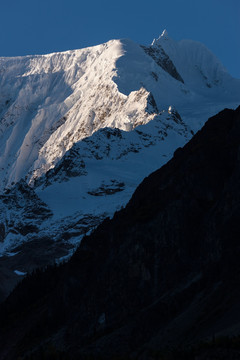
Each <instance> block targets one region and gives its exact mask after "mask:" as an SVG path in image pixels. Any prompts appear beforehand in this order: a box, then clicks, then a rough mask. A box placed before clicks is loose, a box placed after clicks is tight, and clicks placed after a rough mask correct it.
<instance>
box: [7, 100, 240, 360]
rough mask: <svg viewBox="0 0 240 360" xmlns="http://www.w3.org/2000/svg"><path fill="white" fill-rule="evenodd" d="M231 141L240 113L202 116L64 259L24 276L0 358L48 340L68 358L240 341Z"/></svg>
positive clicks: (239, 131) (239, 129)
mask: <svg viewBox="0 0 240 360" xmlns="http://www.w3.org/2000/svg"><path fill="white" fill-rule="evenodd" d="M239 139H240V107H239V108H238V109H237V110H236V111H233V110H227V109H226V110H224V111H222V112H221V113H219V114H218V115H216V116H215V117H213V118H211V119H210V120H209V121H208V122H207V123H206V125H205V126H204V128H203V129H202V130H201V131H200V132H198V133H197V134H196V135H195V136H194V137H193V139H192V140H191V141H190V142H189V143H188V144H187V145H186V146H184V148H181V149H178V150H177V151H176V152H175V156H174V158H173V159H172V160H171V161H170V162H169V163H167V164H166V165H165V166H163V167H162V168H161V169H159V170H157V171H156V172H155V173H153V174H151V175H150V176H149V177H148V178H146V179H145V180H144V181H143V183H142V184H141V185H140V186H139V187H138V188H137V190H136V192H135V193H134V195H133V197H132V199H131V200H130V202H129V203H128V205H127V207H126V208H125V209H124V210H122V211H120V212H118V213H116V214H115V216H114V218H113V220H111V221H110V220H105V221H104V222H103V223H102V225H100V226H99V227H98V228H97V229H96V230H95V232H94V233H93V234H92V235H91V236H90V237H85V238H84V239H83V241H82V243H81V245H80V247H79V249H78V250H77V252H76V253H75V255H74V256H73V257H72V259H71V260H70V262H69V263H68V264H65V265H63V266H61V267H59V268H52V269H49V270H48V271H46V272H45V273H37V274H35V275H32V276H30V277H28V278H26V279H25V281H23V283H22V284H20V285H19V286H18V287H17V288H16V290H15V291H14V292H13V293H12V295H11V296H10V297H9V298H8V300H7V301H6V302H5V304H4V305H3V306H2V307H1V318H0V324H1V325H0V326H1V336H0V349H1V350H0V354H1V358H2V359H16V358H17V357H18V356H22V358H23V359H25V358H26V359H27V357H26V354H27V353H28V354H30V353H29V352H33V353H35V356H36V357H34V355H32V356H33V357H32V358H33V359H34V358H35V359H37V355H36V354H37V353H38V354H39V351H40V350H39V344H42V346H43V348H44V349H45V350H46V349H47V346H49V344H51V346H54V348H55V349H59V350H61V351H62V352H63V354H64V356H65V358H66V359H67V358H71V356H76V359H77V358H81V357H80V356H82V358H83V359H84V356H85V355H86V356H87V355H91V356H92V357H93V358H97V356H102V358H104V359H113V358H115V357H117V356H122V358H124V359H126V358H127V356H132V358H136V359H150V358H152V357H153V354H154V353H155V354H156V353H157V352H158V351H160V350H161V349H162V348H164V347H167V346H177V345H180V344H181V345H184V344H185V345H186V344H188V343H194V342H196V341H198V340H199V339H202V338H208V337H210V338H211V337H212V336H218V335H226V334H227V335H233V334H238V333H239V332H240V311H239V301H240V283H239V273H240V265H239V237H240V222H239V217H240V206H239V204H240V191H239V182H240V162H239V161H240V157H239V154H240V142H239ZM24 356H25V357H24ZM151 356H152V357H151ZM73 358H74V357H73ZM200 358H201V359H202V358H203V359H204V357H200Z"/></svg>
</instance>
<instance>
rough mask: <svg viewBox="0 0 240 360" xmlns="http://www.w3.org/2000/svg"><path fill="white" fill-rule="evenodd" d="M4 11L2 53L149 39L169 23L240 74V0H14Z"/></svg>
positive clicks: (172, 30)
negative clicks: (88, 0) (113, 0)
mask: <svg viewBox="0 0 240 360" xmlns="http://www.w3.org/2000/svg"><path fill="white" fill-rule="evenodd" d="M1 14H2V19H1V24H0V34H1V35H0V45H1V47H0V48H1V52H0V56H18V55H27V54H43V53H51V52H56V51H64V50H70V49H79V48H82V47H87V46H92V45H97V44H100V43H103V42H105V41H108V40H110V39H114V38H130V39H132V40H133V41H136V42H138V43H142V44H143V45H147V44H150V43H151V41H152V39H153V38H154V37H158V35H160V34H161V32H162V31H163V30H164V29H165V28H166V29H167V30H168V33H169V35H170V36H171V37H173V38H174V39H176V40H180V39H182V38H190V39H193V40H196V41H200V42H203V43H204V44H205V45H206V46H207V47H208V48H209V49H210V50H211V51H212V52H213V53H214V54H215V55H217V57H218V58H219V59H220V61H221V62H222V63H223V65H224V66H225V67H226V68H227V70H228V71H229V72H230V74H231V75H232V76H234V77H237V78H240V70H239V65H238V64H239V62H240V50H239V33H240V25H239V15H240V3H239V1H238V0H229V1H228V2H227V3H226V2H224V1H219V0H210V1H209V0H203V1H201V2H196V1H195V2H193V1H190V0H184V1H181V2H180V1H178V0H172V1H168V2H165V1H155V0H150V1H148V2H147V3H146V2H145V1H136V0H133V1H131V2H130V3H129V2H127V1H126V0H123V1H121V2H119V3H113V2H111V1H110V0H103V1H101V2H97V1H93V2H89V3H87V2H86V3H82V2H78V1H76V0H69V1H67V2H66V1H65V0H59V1H56V0H51V2H47V1H46V0H43V1H38V0H36V1H34V2H31V1H30V0H23V1H21V2H18V1H16V0H14V1H13V2H11V4H10V3H7V2H5V3H3V4H1Z"/></svg>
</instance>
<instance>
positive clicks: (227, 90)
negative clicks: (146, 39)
mask: <svg viewBox="0 0 240 360" xmlns="http://www.w3.org/2000/svg"><path fill="white" fill-rule="evenodd" d="M239 94H240V80H235V79H233V78H231V77H230V75H229V74H228V73H227V72H226V71H225V69H224V68H223V66H222V65H221V64H220V63H219V61H218V60H217V59H216V58H215V56H214V55H213V54H211V53H210V52H209V50H207V49H206V48H205V47H204V46H203V45H202V44H199V43H196V42H193V41H181V42H178V43H177V42H175V41H174V40H172V39H170V38H169V37H168V36H167V34H166V32H164V33H163V34H162V36H160V38H159V39H157V40H154V41H153V44H152V45H151V46H149V47H142V46H140V45H138V44H135V43H134V42H132V41H130V40H112V41H109V42H107V43H105V44H102V45H99V46H95V47H92V48H86V49H81V50H73V51H67V52H64V53H54V54H49V55H42V56H41V55H39V56H25V57H17V58H0V117H1V120H0V136H1V142H0V146H1V151H0V155H1V156H0V167H1V175H0V176H1V188H2V189H3V188H4V187H6V186H7V187H9V186H11V184H13V183H15V182H17V181H19V180H20V179H21V178H25V177H26V176H27V178H28V181H32V180H33V179H35V178H36V177H39V176H40V175H42V174H43V173H45V172H46V171H47V170H49V169H50V168H52V167H53V166H54V165H55V164H56V163H57V161H59V160H60V159H61V158H62V156H63V155H64V154H65V152H66V151H67V150H69V149H70V148H71V147H72V145H73V144H74V143H76V142H78V141H79V140H81V139H83V138H85V137H87V136H90V135H91V134H93V133H94V132H95V131H96V130H98V129H100V128H104V127H113V128H115V127H117V128H119V129H122V130H127V131H129V130H132V129H133V128H135V127H136V126H137V125H139V124H145V123H147V122H149V121H150V120H152V119H153V118H154V117H155V116H156V115H157V114H158V113H159V112H160V111H162V110H164V109H165V110H166V109H167V108H168V106H169V105H170V104H173V105H175V106H176V107H177V109H178V111H179V112H180V114H181V116H182V118H183V120H184V121H185V122H186V123H188V125H189V126H190V127H191V128H192V129H193V130H194V131H195V130H197V129H198V128H199V127H200V126H201V125H202V122H203V119H204V120H206V115H212V114H213V113H215V112H216V107H218V106H219V108H222V107H223V105H225V104H228V103H234V102H237V101H239V97H240V96H239ZM199 104H201V106H199ZM233 106H234V105H233ZM217 110H218V109H217Z"/></svg>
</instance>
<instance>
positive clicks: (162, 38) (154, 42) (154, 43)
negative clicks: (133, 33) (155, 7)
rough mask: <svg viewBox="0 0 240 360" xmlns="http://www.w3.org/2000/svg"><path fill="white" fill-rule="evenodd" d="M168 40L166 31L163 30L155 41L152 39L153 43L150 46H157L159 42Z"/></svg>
mask: <svg viewBox="0 0 240 360" xmlns="http://www.w3.org/2000/svg"><path fill="white" fill-rule="evenodd" d="M167 39H168V32H167V30H166V29H164V30H163V32H162V34H161V35H159V37H158V38H157V39H153V42H152V44H151V45H157V44H158V42H159V41H160V40H167Z"/></svg>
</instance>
